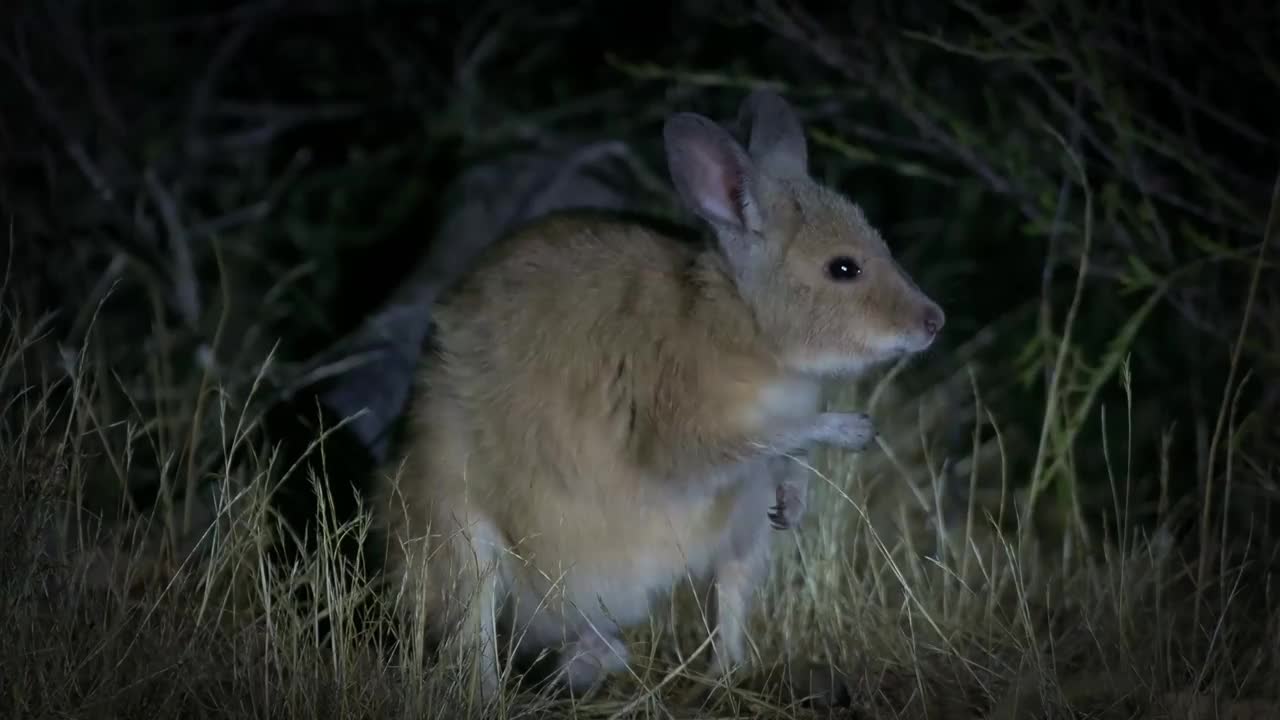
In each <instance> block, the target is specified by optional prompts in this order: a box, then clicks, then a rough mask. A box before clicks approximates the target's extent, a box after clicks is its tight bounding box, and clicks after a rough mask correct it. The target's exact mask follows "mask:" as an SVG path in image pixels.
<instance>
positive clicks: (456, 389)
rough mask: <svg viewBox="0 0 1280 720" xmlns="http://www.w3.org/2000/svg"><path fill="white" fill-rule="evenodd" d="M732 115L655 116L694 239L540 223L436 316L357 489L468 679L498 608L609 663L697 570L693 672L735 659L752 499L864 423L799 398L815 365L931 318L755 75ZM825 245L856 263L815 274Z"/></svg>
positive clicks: (879, 343)
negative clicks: (815, 174) (406, 408)
mask: <svg viewBox="0 0 1280 720" xmlns="http://www.w3.org/2000/svg"><path fill="white" fill-rule="evenodd" d="M743 116H744V117H745V118H746V119H748V120H749V121H750V122H751V139H750V153H749V154H748V152H747V151H746V150H745V149H744V148H742V147H741V146H739V145H738V144H737V142H736V141H734V140H733V139H732V138H731V137H730V135H729V134H728V133H727V132H725V131H724V130H723V129H721V128H719V127H718V126H716V125H714V124H713V123H711V122H710V121H709V120H706V119H705V118H701V117H699V116H694V115H690V114H680V115H676V116H673V117H672V118H671V119H670V120H669V121H668V124H667V128H666V135H665V137H666V142H667V150H668V159H669V163H670V165H671V169H672V177H673V180H674V181H675V184H676V188H677V190H678V191H679V192H680V194H681V196H682V197H683V198H684V200H685V201H686V203H688V204H689V205H690V206H691V208H692V209H693V210H694V212H696V213H697V214H699V215H700V216H701V217H702V218H703V219H704V220H706V221H707V222H708V224H709V225H711V227H712V229H713V231H714V236H715V238H716V242H715V243H713V244H712V245H710V246H709V247H706V248H699V247H696V246H691V245H688V244H682V243H679V242H677V241H675V240H673V239H671V238H669V237H666V236H664V235H662V234H660V233H658V232H657V231H655V230H652V229H648V228H646V227H643V226H640V225H637V224H634V223H631V222H628V221H623V220H616V219H608V218H598V217H594V216H589V215H582V216H578V217H575V216H557V217H553V218H547V219H545V220H544V221H541V222H538V223H535V224H532V225H530V226H528V227H526V228H525V229H523V230H522V231H520V232H518V233H517V234H516V235H514V236H513V237H511V238H508V239H507V240H506V241H504V242H503V243H502V244H501V245H498V246H495V247H494V248H492V249H491V251H490V252H488V253H487V254H486V255H485V256H484V257H483V258H482V259H481V261H480V262H479V263H478V264H477V265H476V266H475V267H474V268H473V269H472V271H471V272H470V273H469V274H468V275H467V276H466V278H465V279H464V280H463V281H462V282H461V284H460V285H459V286H458V287H457V288H456V291H455V292H454V293H453V294H452V295H450V296H449V297H447V298H445V299H444V300H443V301H442V302H441V304H440V305H439V307H438V308H437V309H436V311H435V312H436V318H437V335H436V337H437V343H438V346H439V355H438V357H433V358H429V359H428V360H427V361H426V363H425V365H424V369H423V371H422V373H421V377H420V385H419V388H420V395H419V398H418V400H417V402H416V403H415V406H414V409H413V411H412V419H411V427H410V442H409V444H408V448H407V452H406V455H405V458H404V463H403V465H399V464H398V465H396V466H395V467H392V468H388V470H387V471H386V472H385V473H384V476H385V479H386V480H387V482H386V483H385V486H384V496H383V498H382V503H383V504H382V505H381V506H380V507H381V508H382V510H383V511H384V512H385V513H386V515H385V516H384V521H385V523H386V530H387V531H388V533H389V537H390V544H391V548H390V549H391V551H392V553H391V563H390V565H389V570H390V573H391V577H393V578H397V579H399V580H401V581H402V582H403V583H404V590H405V591H406V592H407V593H409V594H407V595H406V596H405V597H409V598H412V599H413V600H412V601H413V602H418V603H425V611H426V616H427V618H428V621H429V623H430V624H431V626H432V627H433V629H435V630H436V631H437V632H438V631H440V630H442V629H444V628H447V627H453V626H457V625H458V624H459V623H461V624H462V625H461V626H462V629H463V635H462V636H461V637H462V638H463V639H464V640H465V642H466V643H467V645H468V646H469V647H470V648H472V649H478V650H481V651H482V652H483V655H482V657H483V659H484V662H485V664H484V667H483V668H482V673H483V675H482V678H481V679H482V689H483V690H484V691H485V692H487V693H488V692H492V691H493V690H495V689H496V687H497V674H496V666H495V664H494V657H495V656H494V653H495V650H496V647H495V645H494V633H495V630H496V628H497V626H498V623H499V621H500V620H501V619H502V618H505V619H506V624H512V623H513V624H514V625H513V627H512V629H511V633H512V634H513V636H514V637H516V638H517V639H518V640H519V645H520V647H521V648H523V649H527V650H531V651H536V650H538V649H541V648H547V647H550V648H555V647H561V646H563V647H564V648H565V651H564V656H563V658H562V662H563V664H564V668H565V670H566V671H567V673H568V680H569V683H570V684H571V685H572V686H575V687H579V686H582V685H586V684H590V683H591V682H594V681H595V680H596V679H597V678H598V676H599V673H600V671H601V670H604V671H612V670H617V669H620V668H621V667H623V663H624V661H625V659H626V650H625V648H624V647H623V646H622V645H621V643H620V642H619V641H618V640H617V637H618V633H619V631H620V629H621V628H622V627H625V626H626V625H630V624H633V623H637V622H641V621H643V620H644V619H646V618H647V616H648V612H649V607H650V602H651V601H652V600H653V599H654V598H656V597H657V596H659V595H660V594H662V593H665V592H667V591H669V590H670V589H672V588H673V587H674V585H675V584H676V583H677V582H680V581H681V580H682V579H684V578H686V577H692V578H711V579H713V580H714V584H715V588H716V594H717V612H716V615H717V626H718V627H719V629H720V637H719V638H717V641H716V643H715V646H714V651H713V654H714V657H713V670H714V671H715V672H724V671H726V670H728V669H730V668H732V667H733V666H735V665H737V664H739V663H741V662H743V661H744V660H745V659H746V658H745V636H744V625H745V622H746V618H747V615H748V612H749V607H750V599H751V594H752V593H753V592H754V590H755V588H756V587H757V586H758V585H759V582H760V579H761V572H762V571H763V569H764V564H765V561H766V559H767V557H768V545H769V538H770V531H769V522H768V521H767V520H766V516H767V515H769V512H770V507H771V506H772V505H774V504H775V501H777V500H778V498H781V497H782V496H783V493H780V492H778V486H779V483H780V482H799V480H796V479H795V478H790V479H780V478H779V477H778V475H779V472H778V469H777V468H778V458H780V457H783V456H784V455H785V454H787V453H790V452H796V451H804V450H805V449H807V448H808V447H809V446H810V445H812V444H813V443H827V444H831V445H835V446H839V447H845V448H849V449H852V450H858V449H861V448H863V447H865V446H866V445H867V444H868V443H869V442H870V440H871V438H872V434H873V431H872V428H871V425H870V423H869V419H868V418H866V417H865V416H863V415H857V414H846V413H824V412H821V393H820V383H821V381H822V379H823V378H824V377H825V376H847V375H851V374H854V373H857V372H859V371H861V370H862V369H863V368H865V367H867V366H869V365H871V364H873V363H876V362H880V361H883V360H885V359H888V358H891V357H893V356H895V355H899V354H901V353H905V352H915V351H919V350H923V349H924V348H925V347H927V346H928V345H929V343H930V342H931V341H932V339H933V336H934V334H935V333H936V330H937V329H938V328H940V327H941V324H942V313H941V310H939V309H938V308H937V306H936V305H935V304H934V303H933V302H932V301H930V300H929V299H928V298H927V297H926V296H925V295H924V294H923V293H921V292H920V290H919V289H918V288H916V286H915V285H914V284H913V283H912V282H911V280H910V279H909V278H907V277H906V275H905V274H903V273H902V271H901V269H900V268H899V267H898V266H897V264H896V263H895V262H894V261H893V259H892V257H891V256H890V254H889V251H888V249H887V248H886V247H885V245H884V243H883V242H882V241H881V240H880V238H879V236H878V235H877V233H876V232H875V230H874V229H872V228H871V227H870V226H869V225H868V224H867V222H866V220H865V219H864V218H863V216H862V214H861V212H860V211H859V210H858V209H857V208H856V206H854V205H853V204H851V203H850V202H848V201H847V200H845V199H844V198H843V197H841V196H840V195H838V194H836V193H835V192H833V191H831V190H828V189H826V188H823V187H821V186H819V185H817V184H816V183H814V182H813V181H812V180H810V179H809V178H808V176H807V171H806V170H805V165H806V162H807V161H806V157H805V147H804V138H803V132H802V131H801V130H800V127H799V123H798V121H797V120H796V119H795V117H794V115H793V114H792V113H791V111H790V109H789V108H788V107H787V106H786V104H785V103H784V102H783V101H782V100H781V98H778V97H777V96H773V95H770V94H767V93H757V94H755V95H753V96H751V97H750V98H749V99H748V101H747V102H746V103H744V111H743ZM845 255H847V256H850V257H852V258H854V259H856V261H857V263H858V264H859V265H860V266H861V267H862V269H863V272H862V275H861V276H859V277H858V278H857V279H856V280H853V281H852V282H835V281H834V280H832V279H831V278H830V277H828V276H827V274H826V267H827V265H828V264H829V261H830V260H831V259H832V258H833V257H838V256H845ZM926 320H930V321H931V322H932V325H933V326H932V328H931V329H930V330H929V331H926V330H925V328H924V326H925V324H926V323H925V321H926ZM791 496H793V495H791ZM460 571H461V572H460ZM482 571H493V572H491V573H489V574H487V575H486V574H483V573H482ZM415 592H418V593H421V594H420V595H414V594H413V593H415ZM468 599H475V600H478V602H474V603H467V602H465V601H466V600H468ZM602 605H603V606H604V608H605V609H602V607H601V606H602ZM535 607H536V610H537V611H536V612H534V610H535Z"/></svg>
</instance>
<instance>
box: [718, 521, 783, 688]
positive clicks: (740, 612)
mask: <svg viewBox="0 0 1280 720" xmlns="http://www.w3.org/2000/svg"><path fill="white" fill-rule="evenodd" d="M757 523H758V524H757V526H756V527H755V528H754V531H752V530H748V531H746V532H743V533H742V534H741V536H740V538H739V542H737V543H735V544H734V546H733V547H732V548H731V549H730V551H729V552H727V553H725V554H724V556H723V557H722V558H721V559H720V560H719V561H718V562H716V564H715V566H714V567H713V569H712V570H713V573H714V577H713V588H714V591H715V624H716V630H717V632H718V637H717V638H716V639H715V640H713V641H712V656H711V667H710V672H711V675H712V676H713V677H720V676H723V675H726V674H728V673H729V672H730V671H732V670H734V669H736V668H738V667H739V666H742V665H744V664H745V663H746V662H747V626H748V623H749V620H750V617H751V609H752V605H753V604H754V603H753V600H754V598H755V594H756V591H757V590H758V589H759V588H760V585H761V583H762V581H763V580H764V578H765V573H766V570H767V569H768V561H769V550H770V540H771V531H770V529H769V525H768V523H767V522H766V521H765V519H764V518H763V517H760V518H759V519H758V520H757Z"/></svg>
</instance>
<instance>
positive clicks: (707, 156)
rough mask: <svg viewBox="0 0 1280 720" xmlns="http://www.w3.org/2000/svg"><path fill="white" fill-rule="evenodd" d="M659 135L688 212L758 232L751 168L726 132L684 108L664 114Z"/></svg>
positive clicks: (705, 218) (758, 224) (758, 212)
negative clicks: (674, 112) (672, 113)
mask: <svg viewBox="0 0 1280 720" xmlns="http://www.w3.org/2000/svg"><path fill="white" fill-rule="evenodd" d="M662 135H663V140H664V141H665V144H666V148H667V166H668V167H669V168H670V171H671V180H672V182H673V183H674V184H675V188H676V192H677V193H678V194H679V195H680V199H681V200H683V201H684V202H685V204H686V205H688V206H689V208H690V209H691V210H693V211H694V212H695V213H697V214H698V215H699V216H700V217H701V218H702V219H704V220H706V221H707V222H710V223H712V224H714V225H720V226H722V227H723V226H727V227H730V228H733V229H735V230H739V231H752V232H758V231H759V230H760V209H759V206H758V203H757V200H756V195H755V188H754V184H755V182H754V180H755V178H754V176H755V169H754V168H753V167H752V164H751V159H750V158H749V157H748V156H747V153H746V151H745V150H743V149H742V146H741V145H739V144H738V142H737V141H736V140H734V139H733V136H731V135H730V134H729V133H728V131H726V130H725V129H724V128H722V127H720V126H719V125H717V124H715V123H714V122H712V121H711V120H709V119H707V118H705V117H703V116H701V115H697V114H695V113H687V112H686V113H676V114H674V115H672V116H671V117H669V118H667V122H666V124H665V126H664V127H663V129H662Z"/></svg>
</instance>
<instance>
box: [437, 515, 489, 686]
mask: <svg viewBox="0 0 1280 720" xmlns="http://www.w3.org/2000/svg"><path fill="white" fill-rule="evenodd" d="M441 540H442V541H443V545H444V546H443V547H440V548H439V549H438V551H437V552H436V553H434V555H435V557H434V558H433V559H432V561H431V562H430V565H431V567H430V571H429V576H430V578H431V580H432V581H434V582H435V583H439V585H437V586H436V587H432V588H429V589H428V590H427V592H430V593H432V594H433V595H435V596H436V597H438V598H439V601H440V603H439V605H436V606H435V608H433V609H432V610H431V611H432V612H433V613H435V614H437V617H435V618H429V619H428V622H440V621H443V624H445V625H446V626H447V627H449V628H451V629H453V630H454V635H453V637H451V638H448V641H447V642H446V645H445V647H447V648H450V649H451V650H452V651H453V659H454V660H455V661H457V662H458V663H459V665H458V667H461V668H464V669H466V668H475V669H476V670H477V671H478V677H477V681H478V683H479V693H480V697H481V699H482V700H484V701H486V702H487V701H489V700H491V699H492V698H494V697H495V696H496V695H497V692H498V689H499V685H500V682H499V672H498V645H497V616H498V613H499V612H500V608H499V602H498V598H499V597H500V595H501V592H502V587H503V571H502V557H503V556H502V550H503V546H502V542H501V534H500V533H499V532H498V531H497V529H496V528H495V527H494V526H493V525H492V524H491V523H489V522H487V521H485V520H478V519H473V520H472V521H471V522H469V523H465V524H460V526H457V527H455V528H453V529H452V532H451V534H450V535H449V536H447V537H444V538H441ZM477 663H478V664H477Z"/></svg>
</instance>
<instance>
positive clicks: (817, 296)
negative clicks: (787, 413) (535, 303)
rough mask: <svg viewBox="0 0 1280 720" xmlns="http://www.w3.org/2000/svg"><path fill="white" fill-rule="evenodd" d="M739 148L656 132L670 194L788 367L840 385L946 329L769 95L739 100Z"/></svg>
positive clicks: (694, 129)
mask: <svg viewBox="0 0 1280 720" xmlns="http://www.w3.org/2000/svg"><path fill="white" fill-rule="evenodd" d="M739 123H740V125H742V126H743V129H744V131H745V135H746V137H747V141H746V147H745V148H744V147H743V146H742V145H741V144H740V143H739V142H738V141H737V140H735V139H734V137H733V136H732V135H730V133H729V132H728V131H727V130H725V129H724V128H722V127H720V126H719V125H717V124H716V123H714V122H712V121H711V120H709V119H707V118H706V117H703V116H701V115H697V114H694V113H677V114H674V115H672V116H671V117H670V118H668V119H667V122H666V125H665V127H664V130H663V135H664V140H665V144H666V154H667V164H668V166H669V168H670V172H671V178H672V181H673V184H674V186H675V188H676V192H677V193H678V194H679V196H680V197H681V199H682V200H683V201H684V202H685V203H686V204H687V205H688V206H689V208H690V209H691V210H692V211H693V212H694V213H696V214H697V215H698V216H699V217H700V218H702V219H703V220H704V221H706V222H707V223H708V224H709V225H710V227H711V228H712V230H713V231H714V233H715V237H716V239H717V241H718V248H719V251H720V253H721V254H722V256H723V258H724V260H725V261H726V263H727V265H728V267H729V268H730V270H731V273H732V275H733V279H734V282H735V284H736V286H737V289H738V292H739V294H740V295H741V296H742V298H743V299H744V300H745V301H746V303H747V304H748V305H749V306H750V307H751V309H752V311H753V312H754V314H755V317H756V321H757V323H758V324H759V326H760V328H761V331H762V333H763V334H764V335H765V337H766V338H767V339H768V340H769V341H771V342H773V343H774V344H776V351H777V352H778V354H779V357H780V358H781V359H782V361H783V362H784V363H785V364H786V365H787V366H788V367H790V368H792V369H794V370H796V371H798V372H805V373H813V374H822V375H845V374H851V373H856V372H858V371H860V370H861V369H863V368H865V367H866V366H868V365H871V364H874V363H877V362H881V361H884V360H888V359H891V358H893V357H895V356H899V355H902V354H906V353H915V352H920V351H922V350H924V349H926V348H927V347H929V345H931V344H932V343H933V341H934V338H936V337H937V334H938V332H939V331H940V330H941V329H942V325H943V323H944V321H945V316H944V314H943V311H942V308H940V307H939V306H938V304H937V303H935V302H934V301H933V300H931V299H930V298H929V297H928V296H927V295H925V293H924V292H922V291H921V290H920V288H919V287H917V286H916V284H915V283H914V282H913V281H912V279H911V278H910V277H908V276H907V274H906V273H905V272H904V271H903V270H902V268H901V267H900V266H899V265H898V263H897V262H896V261H895V260H894V258H893V256H892V254H891V253H890V251H889V248H888V247H887V246H886V245H885V243H884V240H883V239H882V238H881V237H880V234H879V233H878V232H877V231H876V229H875V228H873V227H872V226H871V225H870V224H868V222H867V220H866V218H865V217H864V216H863V213H862V211H861V210H860V209H859V208H858V206H857V205H855V204H854V203H852V202H851V201H849V200H848V199H846V198H845V197H843V196H842V195H841V194H839V193H838V192H836V191H834V190H832V189H830V188H828V187H825V186H823V185H821V184H820V183H818V182H816V181H815V180H813V179H812V178H811V177H810V176H809V171H808V150H807V147H806V142H805V136H804V129H803V128H802V127H801V125H800V120H799V118H798V117H797V116H796V115H795V113H794V111H793V110H792V109H791V107H790V106H789V105H788V104H787V102H786V101H785V100H783V99H782V98H781V97H779V96H778V95H776V94H774V93H772V92H769V91H763V90H759V91H756V92H754V93H752V94H751V95H750V96H748V97H747V98H746V100H744V101H743V103H742V107H741V110H740V112H739Z"/></svg>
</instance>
